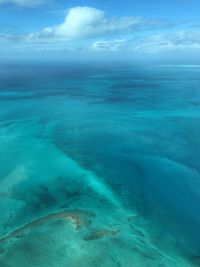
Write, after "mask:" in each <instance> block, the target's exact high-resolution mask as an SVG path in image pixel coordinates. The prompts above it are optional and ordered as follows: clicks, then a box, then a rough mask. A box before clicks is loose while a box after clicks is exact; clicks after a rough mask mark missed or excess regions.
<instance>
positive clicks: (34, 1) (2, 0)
mask: <svg viewBox="0 0 200 267" xmlns="http://www.w3.org/2000/svg"><path fill="white" fill-rule="evenodd" d="M45 2H47V0H0V5H6V4H14V5H17V6H20V7H34V6H38V5H41V4H44V3H45Z"/></svg>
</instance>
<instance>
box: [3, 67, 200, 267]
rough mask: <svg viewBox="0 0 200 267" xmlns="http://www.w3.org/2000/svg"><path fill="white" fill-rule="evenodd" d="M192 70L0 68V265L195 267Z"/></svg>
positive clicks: (197, 198)
mask: <svg viewBox="0 0 200 267" xmlns="http://www.w3.org/2000/svg"><path fill="white" fill-rule="evenodd" d="M199 84H200V68H192V67H191V66H188V67H187V66H184V68H180V67H175V66H168V67H167V66H165V67H164V68H163V67H159V66H153V67H152V66H146V67H142V66H139V67H138V66H131V65H126V64H122V65H121V66H106V67H105V66H97V65H95V64H87V65H85V64H80V65H77V66H75V65H72V64H71V65H70V64H68V65H54V66H44V65H40V66H39V65H33V64H32V65H31V64H28V65H20V66H19V65H18V66H17V65H7V66H2V67H1V69H0V147H1V150H0V163H1V168H0V198H1V201H0V233H1V234H0V235H1V237H0V266H2V267H18V266H20V267H22V266H26V267H29V266H31V267H33V266H34V267H35V266H37V267H43V266H45V267H46V266H52V267H57V266H58V267H66V266H73V267H77V266H82V267H84V266H86V267H89V266H98V267H99V266H103V267H104V266H105V267H107V266H108V267H115V266H116V267H119V266H121V267H141V266H144V267H145V266H148V267H149V266H152V267H154V266H159V267H164V266H165V267H166V266H170V267H171V266H180V267H185V266H188V267H189V266H200V205H199V204H200V163H199V152H200V139H199V130H200V106H199V104H200V91H199Z"/></svg>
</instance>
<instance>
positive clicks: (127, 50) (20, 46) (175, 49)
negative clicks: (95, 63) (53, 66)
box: [0, 0, 200, 58]
mask: <svg viewBox="0 0 200 267" xmlns="http://www.w3.org/2000/svg"><path fill="white" fill-rule="evenodd" d="M11 2H12V3H14V4H16V5H18V6H21V7H22V6H24V7H33V6H36V5H40V4H43V3H45V2H46V1H45V0H35V1H31V0H10V1H9V0H0V4H6V3H11ZM0 46H1V52H2V51H3V53H5V52H6V51H7V52H8V49H9V50H10V51H13V53H17V52H19V53H23V52H24V53H30V52H32V53H33V54H34V53H35V52H36V53H40V52H42V51H43V52H46V53H48V51H51V53H52V52H53V51H54V52H58V51H59V52H60V53H62V52H63V53H64V55H65V56H66V55H69V54H73V53H75V54H77V53H78V54H79V55H81V54H84V55H85V56H87V55H88V56H89V55H92V56H94V55H95V54H96V55H99V54H102V53H105V52H106V53H111V54H112V55H114V56H117V55H122V54H123V55H125V54H127V55H128V56H130V57H133V58H134V56H138V55H139V54H141V55H142V54H143V55H144V54H147V55H148V54H149V55H152V54H154V55H155V54H165V53H166V54H167V55H169V53H170V52H171V53H172V54H173V55H174V53H176V54H177V53H180V54H183V53H185V52H187V53H190V54H195V53H197V52H200V31H199V30H198V26H195V25H193V24H191V22H181V21H171V20H168V19H150V18H148V19H147V18H144V17H136V16H109V15H108V14H107V13H106V12H105V11H103V10H100V9H97V8H94V7H87V6H77V7H72V8H69V9H68V10H67V12H66V15H65V17H64V19H63V22H61V23H59V24H55V25H53V26H48V25H47V26H46V27H44V28H43V29H41V30H39V31H37V32H30V33H26V34H24V33H20V32H17V33H8V32H3V31H2V32H0ZM1 52H0V53H1Z"/></svg>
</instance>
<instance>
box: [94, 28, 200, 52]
mask: <svg viewBox="0 0 200 267" xmlns="http://www.w3.org/2000/svg"><path fill="white" fill-rule="evenodd" d="M90 50H91V51H96V52H106V51H109V52H112V51H115V52H116V51H118V52H121V51H122V52H126V53H129V54H130V55H131V54H133V53H137V52H139V53H146V54H158V53H163V52H164V53H165V52H184V51H186V52H187V51H194V52H195V51H197V50H198V51H199V50H200V31H199V32H189V31H178V32H174V33H171V34H156V35H152V34H151V35H143V36H135V37H134V36H132V37H131V38H129V39H118V40H117V39H113V40H101V41H95V42H93V44H92V45H91V47H90Z"/></svg>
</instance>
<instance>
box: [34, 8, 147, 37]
mask: <svg viewBox="0 0 200 267" xmlns="http://www.w3.org/2000/svg"><path fill="white" fill-rule="evenodd" d="M142 23H143V21H142V19H140V18H138V17H119V18H107V17H106V16H105V13H104V12H103V11H102V10H99V9H96V8H92V7H74V8H71V9H69V10H68V13H67V15H66V17H65V20H64V22H63V23H61V24H59V25H56V26H54V27H47V28H45V29H44V30H43V31H42V32H41V33H39V34H38V36H40V37H57V38H65V39H70V40H71V39H83V38H89V37H98V36H103V35H108V34H110V35H112V34H113V35H114V34H119V33H124V31H126V32H128V31H130V30H134V29H135V28H137V27H139V26H141V25H142ZM35 36H36V35H35Z"/></svg>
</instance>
